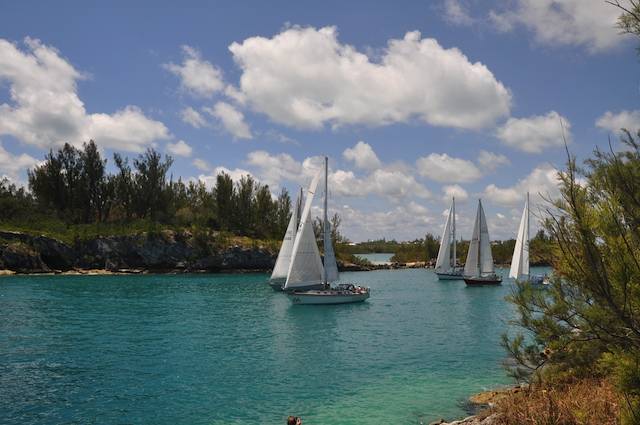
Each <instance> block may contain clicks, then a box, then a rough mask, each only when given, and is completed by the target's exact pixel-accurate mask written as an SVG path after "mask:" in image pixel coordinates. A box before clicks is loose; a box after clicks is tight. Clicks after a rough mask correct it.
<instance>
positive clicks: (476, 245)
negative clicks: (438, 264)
mask: <svg viewBox="0 0 640 425" xmlns="http://www.w3.org/2000/svg"><path fill="white" fill-rule="evenodd" d="M479 254H480V207H478V212H477V213H476V221H475V223H474V224H473V233H472V235H471V241H470V242H469V251H468V252H467V261H466V262H465V263H464V275H465V276H478V275H479V274H480V273H479V271H480V270H479V263H480V262H479V261H478V260H479V258H480V257H479Z"/></svg>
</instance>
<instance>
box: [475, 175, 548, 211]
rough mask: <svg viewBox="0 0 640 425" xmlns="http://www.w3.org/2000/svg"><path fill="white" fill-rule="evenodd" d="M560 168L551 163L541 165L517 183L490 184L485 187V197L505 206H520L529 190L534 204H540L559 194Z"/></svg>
mask: <svg viewBox="0 0 640 425" xmlns="http://www.w3.org/2000/svg"><path fill="white" fill-rule="evenodd" d="M559 184H560V181H559V180H558V170H556V169H555V168H553V167H552V166H550V165H539V166H538V167H536V168H534V169H533V171H531V173H530V174H529V175H528V176H526V177H525V178H523V179H521V180H519V181H518V182H517V183H516V184H515V185H513V186H510V187H504V188H500V187H498V186H496V185H495V184H490V185H488V186H487V187H486V188H485V189H484V193H483V197H485V198H487V199H489V200H491V201H493V202H495V203H497V204H500V205H504V206H510V207H514V206H518V205H520V204H524V198H525V196H526V194H527V192H529V194H530V197H531V202H532V204H540V203H542V201H543V199H542V198H546V199H549V198H550V199H554V198H556V197H558V196H559V194H560V192H559Z"/></svg>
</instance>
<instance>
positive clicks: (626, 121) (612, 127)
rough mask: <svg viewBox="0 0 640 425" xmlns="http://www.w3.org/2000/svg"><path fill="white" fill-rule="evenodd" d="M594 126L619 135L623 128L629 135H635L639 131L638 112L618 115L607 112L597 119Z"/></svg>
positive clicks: (639, 112)
mask: <svg viewBox="0 0 640 425" xmlns="http://www.w3.org/2000/svg"><path fill="white" fill-rule="evenodd" d="M596 126H597V127H600V128H602V129H605V130H609V131H611V132H613V133H619V132H620V130H621V129H623V128H624V129H626V130H628V131H629V132H630V133H631V134H635V133H637V132H638V131H639V130H640V110H635V111H620V112H618V113H613V112H610V111H607V112H605V113H604V115H602V116H601V117H600V118H598V120H597V121H596Z"/></svg>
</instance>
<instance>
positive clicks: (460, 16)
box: [444, 0, 474, 26]
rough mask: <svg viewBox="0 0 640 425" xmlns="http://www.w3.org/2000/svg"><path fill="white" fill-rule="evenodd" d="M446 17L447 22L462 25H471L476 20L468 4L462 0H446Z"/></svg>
mask: <svg viewBox="0 0 640 425" xmlns="http://www.w3.org/2000/svg"><path fill="white" fill-rule="evenodd" d="M444 18H445V20H446V21H447V22H450V23H452V24H455V25H461V26H469V25H472V24H473V22H474V19H473V18H472V17H471V15H469V11H468V10H467V7H466V5H465V4H463V3H462V2H461V1H460V0H444Z"/></svg>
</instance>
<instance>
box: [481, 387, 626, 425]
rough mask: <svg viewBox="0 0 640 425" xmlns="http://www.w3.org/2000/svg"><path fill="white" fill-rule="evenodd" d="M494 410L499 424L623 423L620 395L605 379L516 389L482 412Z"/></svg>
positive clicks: (572, 424) (605, 424)
mask: <svg viewBox="0 0 640 425" xmlns="http://www.w3.org/2000/svg"><path fill="white" fill-rule="evenodd" d="M494 413H497V414H498V417H497V418H496V422H494V423H495V424H496V425H498V424H500V425H502V424H505V425H506V424H521V425H577V424H580V425H595V424H598V425H614V424H618V423H620V397H619V395H618V393H617V392H616V390H615V388H614V387H613V385H612V384H611V383H610V382H609V381H607V380H605V379H583V380H579V381H575V382H567V383H561V384H555V385H553V386H551V385H543V386H537V387H532V388H530V389H523V390H522V391H519V392H515V393H513V392H512V393H510V394H509V396H507V397H503V398H500V399H498V400H497V401H496V402H495V405H494V407H492V408H490V409H487V410H485V411H484V412H482V414H481V415H482V416H489V415H491V414H494Z"/></svg>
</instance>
